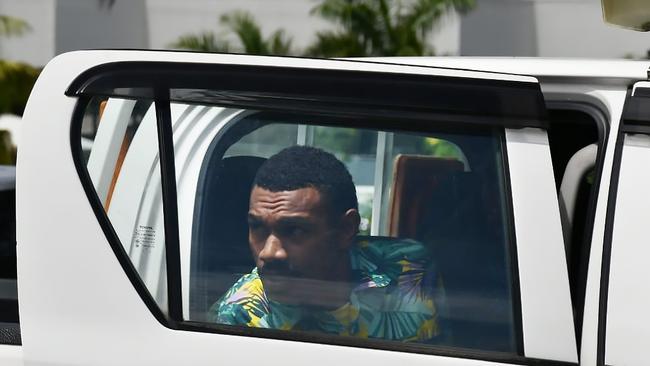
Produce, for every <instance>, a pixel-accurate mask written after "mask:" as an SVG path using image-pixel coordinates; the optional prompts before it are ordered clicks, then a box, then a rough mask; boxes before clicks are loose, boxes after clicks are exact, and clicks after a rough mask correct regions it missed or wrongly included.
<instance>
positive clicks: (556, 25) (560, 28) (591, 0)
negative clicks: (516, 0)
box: [536, 0, 650, 58]
mask: <svg viewBox="0 0 650 366" xmlns="http://www.w3.org/2000/svg"><path fill="white" fill-rule="evenodd" d="M536 16H537V19H538V20H539V22H538V24H539V26H540V27H539V30H538V34H539V40H538V45H539V55H540V56H550V57H553V56H573V57H598V58H613V57H615V58H620V57H624V56H626V55H627V54H630V53H632V54H634V55H636V56H645V55H646V52H647V51H648V49H650V35H649V34H648V33H643V32H636V31H632V30H628V29H623V28H620V27H617V26H614V25H609V24H606V23H605V22H604V21H603V14H602V10H601V7H600V1H599V0H565V1H562V2H560V1H558V0H537V3H536ZM543 19H546V21H543V22H542V21H541V20H543Z"/></svg>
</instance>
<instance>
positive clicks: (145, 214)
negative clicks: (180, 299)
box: [81, 98, 167, 311]
mask: <svg viewBox="0 0 650 366" xmlns="http://www.w3.org/2000/svg"><path fill="white" fill-rule="evenodd" d="M81 150H82V151H81V153H82V158H83V159H84V162H85V164H86V167H87V171H88V174H89V176H90V180H91V182H92V184H93V187H94V188H95V191H96V192H97V198H98V199H99V201H100V203H101V207H102V208H103V209H104V211H105V213H106V214H107V216H108V218H109V220H110V223H111V224H112V228H113V230H114V231H115V233H116V234H117V237H118V238H119V240H120V243H121V245H122V247H123V249H124V251H125V252H126V253H128V257H129V258H130V260H131V262H132V264H133V266H134V267H135V269H136V270H137V271H138V273H139V274H140V277H141V278H142V281H143V282H144V283H145V285H146V286H147V288H148V289H149V291H150V293H151V295H152V296H153V297H154V299H155V300H156V302H157V303H158V305H159V306H160V307H161V308H162V309H163V311H164V310H165V309H166V308H167V291H166V280H165V276H164V273H165V250H164V246H165V235H164V225H163V210H162V191H161V180H160V179H161V178H160V163H159V156H158V132H157V127H156V113H155V105H154V104H153V103H152V101H150V100H128V99H120V98H92V99H91V100H90V101H89V102H88V104H87V106H86V110H85V114H84V117H83V122H82V126H81Z"/></svg>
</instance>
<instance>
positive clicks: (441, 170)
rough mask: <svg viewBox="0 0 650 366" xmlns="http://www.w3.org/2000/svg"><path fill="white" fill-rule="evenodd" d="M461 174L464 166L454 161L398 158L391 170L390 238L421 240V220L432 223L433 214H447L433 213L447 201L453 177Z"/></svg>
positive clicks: (429, 158)
mask: <svg viewBox="0 0 650 366" xmlns="http://www.w3.org/2000/svg"><path fill="white" fill-rule="evenodd" d="M462 171H463V163H462V162H460V161H458V160H456V159H451V158H437V157H432V156H422V155H398V156H397V157H396V158H395V163H394V168H393V172H394V174H393V189H392V192H391V197H390V211H389V235H390V236H393V237H403V238H412V239H417V240H421V239H422V238H421V235H422V234H423V230H424V229H426V228H424V227H422V226H423V224H424V222H423V220H425V219H426V221H428V222H431V221H430V220H431V218H432V216H435V215H436V214H435V211H447V210H436V208H437V207H436V205H439V204H442V202H443V201H449V199H450V197H449V193H450V189H449V188H450V187H449V185H450V184H451V181H452V177H453V176H454V175H456V173H459V172H462ZM434 222H435V221H434ZM425 226H426V225H425Z"/></svg>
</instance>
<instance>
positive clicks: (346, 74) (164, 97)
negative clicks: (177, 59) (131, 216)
mask: <svg viewBox="0 0 650 366" xmlns="http://www.w3.org/2000/svg"><path fill="white" fill-rule="evenodd" d="M188 67H189V70H190V71H191V72H197V71H198V72H199V74H200V71H201V70H203V71H205V70H206V67H207V69H208V70H210V69H224V70H225V71H224V70H219V71H220V72H221V73H217V74H218V75H219V76H223V75H224V72H225V73H226V74H229V73H230V72H231V71H232V69H233V68H234V69H235V70H236V71H237V72H239V74H237V73H235V74H234V75H229V76H230V77H232V78H233V79H237V78H238V77H241V75H242V74H241V73H244V74H245V75H247V76H249V80H247V81H248V82H250V83H252V84H253V85H258V81H257V78H258V77H260V74H262V75H265V74H271V75H273V74H275V73H278V72H285V74H284V75H285V76H286V75H289V74H292V73H295V72H296V70H301V71H300V72H299V74H300V75H298V76H297V78H294V79H295V80H298V82H300V78H301V77H303V78H304V77H307V78H308V77H309V76H314V75H315V76H316V79H317V81H319V82H320V84H319V86H320V87H321V88H325V89H327V88H328V83H329V82H330V80H329V79H330V78H331V77H333V76H334V77H337V78H338V79H339V80H342V79H345V78H352V79H354V80H355V82H363V81H364V80H365V81H367V80H372V81H376V80H380V81H382V82H384V83H393V84H394V83H400V85H402V86H404V87H405V88H407V89H408V90H411V91H414V90H418V89H420V90H421V89H425V90H426V89H427V88H426V86H427V85H429V84H433V85H434V86H437V87H439V89H438V92H439V93H443V92H445V93H446V92H447V91H448V89H449V84H450V83H451V85H453V86H455V87H458V91H463V90H465V91H468V90H469V91H472V92H474V93H473V94H472V95H471V96H472V97H474V98H480V97H481V96H482V94H481V93H487V94H489V93H490V92H495V90H496V91H499V92H500V94H499V97H500V98H502V100H508V99H509V98H515V99H516V98H517V97H518V96H521V94H522V91H523V93H524V94H525V95H526V98H529V99H530V100H533V101H534V103H533V104H535V105H537V107H536V108H534V110H533V111H530V110H529V111H526V112H528V114H525V113H524V114H525V115H521V114H520V115H518V116H511V115H510V114H509V112H510V111H504V110H503V109H502V108H498V106H494V108H495V109H492V108H491V106H492V104H490V103H488V104H481V105H480V107H481V108H484V110H482V111H479V112H484V113H485V114H482V113H479V112H477V111H472V112H471V113H458V111H456V113H449V111H448V110H447V111H444V110H443V111H442V113H440V111H438V110H436V109H435V108H429V109H427V110H424V111H422V110H421V111H417V112H415V113H413V112H412V111H410V110H404V108H405V107H408V106H403V105H402V106H400V105H398V106H392V107H395V109H394V110H391V112H392V113H385V114H382V115H378V113H379V111H376V110H373V109H372V108H369V107H370V106H368V105H361V107H359V105H352V106H350V105H346V104H344V103H342V102H341V101H338V102H337V101H331V100H325V102H323V103H322V104H320V105H319V108H322V109H317V110H316V112H319V113H323V115H324V116H336V118H337V120H339V121H340V123H341V124H342V125H345V126H348V127H349V125H348V124H344V123H345V122H349V121H350V120H355V121H357V122H359V121H363V120H364V119H367V118H368V117H370V116H372V117H373V120H372V125H371V126H372V128H373V129H376V130H379V129H382V127H381V126H380V125H383V126H387V127H390V126H394V127H393V129H395V128H396V127H397V124H396V122H395V112H406V116H404V115H401V114H400V115H399V121H400V122H402V123H403V124H402V125H400V126H399V127H398V128H399V129H398V130H403V129H404V128H405V126H406V125H405V123H404V122H408V123H412V125H408V126H406V127H408V130H413V131H418V132H426V131H427V129H426V128H425V127H432V126H434V125H433V124H432V123H431V121H436V126H435V127H436V128H437V129H445V128H449V127H452V129H453V130H458V131H470V132H471V131H472V130H473V129H474V128H476V127H477V126H491V127H495V126H496V127H498V128H499V129H500V131H502V133H501V139H502V141H501V142H500V144H501V146H502V159H503V160H504V161H503V169H504V171H503V172H501V174H502V175H503V179H504V194H505V196H506V200H507V202H506V210H507V214H508V215H507V218H506V219H507V220H508V224H510V226H509V230H508V232H509V233H508V235H509V239H510V240H509V248H508V250H509V251H510V256H509V257H510V258H509V260H510V261H511V263H510V264H511V268H510V271H511V272H512V273H511V275H512V277H513V282H514V284H513V291H512V300H513V305H515V304H517V305H516V306H515V309H517V308H518V312H515V313H514V314H513V315H514V316H515V319H514V320H515V326H516V329H515V336H516V339H517V354H510V353H503V352H494V351H482V350H468V349H460V348H457V347H447V346H435V345H423V344H409V343H398V342H391V341H384V340H365V339H359V338H354V337H349V338H348V337H341V336H328V335H315V334H313V333H305V332H298V331H291V332H286V331H282V330H275V329H261V328H247V327H236V326H227V325H219V324H206V323H198V322H192V321H186V320H183V319H182V309H181V308H180V304H182V298H181V297H180V280H181V275H180V255H179V254H178V252H179V248H178V245H179V244H178V221H177V217H176V215H173V213H174V212H175V210H176V209H177V208H176V207H175V206H176V187H175V184H176V182H175V175H174V174H171V175H170V173H173V172H174V168H173V165H174V164H173V162H174V160H173V148H171V149H169V146H170V143H171V142H172V136H171V118H170V113H169V110H170V103H172V102H176V101H177V100H173V99H174V98H173V97H170V90H171V89H173V88H174V86H173V84H174V83H175V82H190V83H197V84H199V85H201V84H202V83H200V82H199V81H200V80H199V79H197V75H196V74H192V77H190V78H189V80H188V78H186V77H184V75H183V71H187V70H188V69H187V68H188ZM242 70H243V71H242ZM122 71H126V73H124V74H121V72H122ZM253 71H255V72H253ZM287 72H288V74H287ZM357 76H358V78H356V79H355V77H357ZM208 79H209V78H208ZM359 79H361V81H360V80H359ZM134 80H135V81H134ZM312 81H313V80H312ZM440 81H442V82H443V83H442V84H446V85H444V86H445V88H442V89H440V85H438V84H437V82H440ZM112 82H117V83H118V84H119V83H126V84H127V85H134V83H135V85H138V87H139V88H135V89H132V90H130V91H129V90H127V93H124V89H117V88H116V87H114V86H113V87H111V85H114V84H112ZM138 83H140V84H138ZM414 83H418V85H415V86H414V85H413V84H414ZM523 84H524V83H520V82H515V81H503V80H486V79H473V78H466V77H463V78H452V77H438V76H422V75H406V74H390V73H379V72H365V71H340V70H319V69H312V70H309V69H296V68H289V67H264V66H242V65H210V64H208V65H198V64H189V66H188V64H181V63H162V62H115V63H108V64H104V65H100V66H97V67H94V68H91V69H89V70H87V71H86V72H84V73H82V74H81V75H80V76H79V77H77V79H75V81H73V83H72V84H71V85H70V87H69V88H68V90H67V91H66V95H68V96H73V97H78V101H77V103H76V106H75V109H74V112H73V116H72V123H71V130H70V138H71V152H72V155H73V161H74V165H75V169H76V170H77V173H78V175H79V177H80V180H81V183H82V186H83V189H84V191H85V193H86V196H87V198H88V200H89V203H90V205H91V207H92V209H93V211H94V213H95V216H96V218H97V220H98V222H99V223H100V226H101V228H102V230H103V232H104V234H105V236H106V238H107V240H108V241H109V243H110V246H111V248H112V250H113V252H114V254H115V256H116V257H117V259H118V261H119V262H120V264H121V266H122V268H123V269H124V271H125V273H126V275H127V277H128V278H129V280H130V281H131V283H132V284H133V286H134V287H135V289H136V291H137V292H138V294H139V295H140V297H141V298H142V300H143V301H144V303H145V304H146V306H147V307H148V308H149V310H150V311H151V313H152V314H153V315H154V317H155V318H156V319H157V320H158V322H159V323H160V324H161V325H163V326H165V327H167V328H169V329H173V330H183V331H198V332H207V333H220V334H229V335H241V336H250V337H262V338H272V339H282V340H290V341H301V342H312V343H319V344H331V345H344V346H352V347H361V348H368V349H378V350H391V351H402V352H412V353H421V354H431V355H438V356H446V357H453V358H466V359H474V360H484V361H492V362H500V363H509V364H521V365H525V364H531V363H533V364H544V365H573V364H574V363H571V362H564V361H554V360H545V359H535V358H530V357H526V356H525V354H524V349H523V336H524V335H523V329H522V327H521V321H522V314H521V295H520V291H519V287H518V283H519V272H518V268H517V261H516V258H517V253H516V240H515V239H516V235H515V232H514V230H515V229H514V225H512V221H513V220H514V215H513V208H512V192H511V190H510V178H509V165H508V162H507V151H506V146H505V143H504V141H505V134H504V133H503V131H504V129H505V128H507V127H510V128H521V127H537V128H542V129H544V130H545V127H546V124H545V107H544V104H543V103H544V102H543V98H542V97H541V91H540V90H539V84H537V83H533V84H532V86H531V85H525V87H524V86H523ZM143 85H144V86H143ZM288 85H291V83H289V84H288ZM386 85H388V84H386ZM477 85H478V86H482V87H484V89H482V90H479V91H477V90H475V89H476V88H478V87H477ZM303 86H304V85H303ZM312 87H313V86H311V85H310V88H312ZM458 91H457V92H458ZM143 92H144V94H139V93H143ZM336 92H337V90H333V89H330V90H326V93H325V94H327V95H329V96H331V95H333V94H334V93H336ZM376 92H377V94H378V95H386V94H389V95H390V93H387V92H386V90H385V89H381V88H379V89H377V90H376ZM147 93H149V94H147ZM328 93H329V94H328ZM456 95H457V96H460V94H458V93H457V94H456ZM97 96H106V97H117V98H125V99H140V98H146V99H152V100H153V102H154V103H155V105H156V108H157V124H158V132H159V136H158V139H159V141H158V148H159V153H160V156H162V157H164V159H161V174H163V177H162V182H163V184H167V187H166V188H165V186H163V192H164V193H163V206H164V216H165V229H166V230H165V237H166V240H165V246H166V251H167V255H168V257H167V264H168V266H169V264H170V262H171V264H172V266H171V267H168V273H167V274H168V283H169V277H171V276H174V272H175V271H176V269H174V268H177V270H178V273H177V279H178V280H179V281H178V284H174V283H172V285H173V286H169V289H170V290H169V291H177V293H178V296H176V295H173V296H169V297H168V299H169V302H170V304H169V305H170V316H167V315H165V314H164V313H163V312H162V310H161V309H160V308H159V307H158V305H157V304H156V302H155V300H154V299H153V297H152V296H151V294H150V293H149V291H148V290H147V288H146V286H145V285H144V283H143V281H142V280H141V279H140V277H139V275H138V273H137V270H136V269H135V267H134V266H133V264H132V263H131V261H130V259H129V258H128V255H127V253H126V252H125V250H124V248H123V246H122V245H121V244H120V241H119V238H118V237H117V234H116V233H115V231H114V230H113V228H112V225H111V223H110V221H109V220H108V216H107V215H106V213H105V212H104V210H103V207H102V205H101V202H100V201H99V198H98V196H97V194H96V192H95V190H94V187H93V185H92V183H91V181H90V178H89V176H88V172H87V171H86V168H85V166H84V164H83V160H82V154H81V123H82V119H83V118H82V117H83V115H84V113H85V108H86V106H87V104H88V103H89V101H90V99H91V98H92V97H97ZM283 96H284V97H287V95H286V94H285V95H283ZM372 97H373V96H372V95H371V96H370V99H372ZM294 98H295V96H294ZM325 99H327V98H325ZM287 101H288V102H287ZM183 102H185V103H187V102H190V103H192V102H194V103H197V102H198V103H201V102H202V101H200V100H199V101H197V100H189V101H188V100H185V101H183ZM231 102H232V101H231ZM292 102H295V103H292ZM212 104H216V103H214V102H213V103H212ZM242 104H243V105H242ZM242 104H237V103H233V104H226V105H227V106H232V105H236V106H238V107H245V108H251V107H252V106H251V105H250V104H249V103H242ZM252 104H253V106H254V107H257V108H258V109H259V108H262V109H264V110H270V111H277V110H286V109H287V107H289V110H293V111H295V110H299V111H300V110H303V108H304V107H305V104H304V103H303V101H300V100H298V101H296V100H295V99H294V100H291V96H288V97H287V99H274V98H269V97H268V96H258V97H257V99H256V100H255V103H252ZM278 104H280V105H281V106H280V107H277V105H278ZM465 104H467V99H465V98H462V102H461V103H460V104H457V107H459V108H461V111H463V110H464V108H463V106H464V105H465ZM307 105H309V103H307ZM439 108H440V107H439ZM381 112H386V111H381ZM519 112H521V111H519ZM382 121H384V122H382ZM441 121H445V122H441ZM378 124H380V125H378ZM172 146H173V145H172ZM170 162H171V164H169V163H170ZM165 165H171V167H169V166H167V167H166V168H163V166H165ZM165 181H167V183H165ZM165 192H166V193H165ZM165 201H168V202H167V203H165ZM170 201H171V202H170ZM168 225H170V226H169V228H170V229H172V231H176V234H175V235H176V238H175V239H174V238H173V235H174V234H173V233H172V234H171V235H172V238H171V240H169V239H170V238H169V236H168V235H169V234H170V232H169V231H168V230H167V228H168ZM174 226H175V228H174ZM171 246H174V247H175V248H171V250H170V248H169V247H171ZM170 268H171V269H172V271H170ZM172 299H177V300H174V301H176V302H177V305H178V308H177V310H174V311H172V310H171V309H172V305H171V302H172Z"/></svg>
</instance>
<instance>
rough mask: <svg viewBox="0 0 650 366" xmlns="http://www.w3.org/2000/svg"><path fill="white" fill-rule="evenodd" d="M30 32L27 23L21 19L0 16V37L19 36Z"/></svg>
mask: <svg viewBox="0 0 650 366" xmlns="http://www.w3.org/2000/svg"><path fill="white" fill-rule="evenodd" d="M31 30H32V27H31V26H30V25H29V23H27V22H26V21H24V20H22V19H19V18H15V17H11V16H8V15H0V36H6V37H11V36H20V35H23V34H25V33H27V32H29V31H31Z"/></svg>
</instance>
